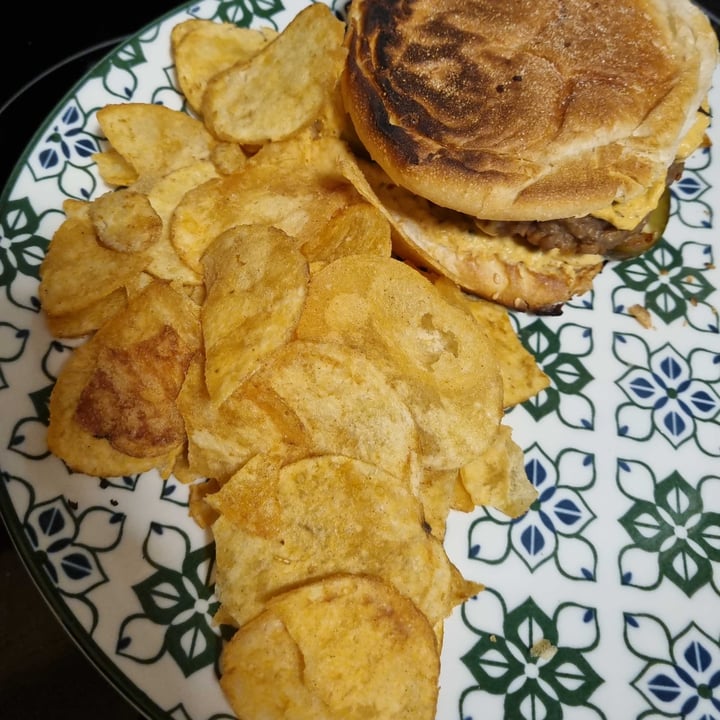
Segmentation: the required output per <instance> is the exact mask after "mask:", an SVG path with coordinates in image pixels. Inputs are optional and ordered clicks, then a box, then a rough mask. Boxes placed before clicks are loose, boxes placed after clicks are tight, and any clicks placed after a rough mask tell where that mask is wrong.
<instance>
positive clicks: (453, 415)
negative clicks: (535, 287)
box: [297, 255, 502, 469]
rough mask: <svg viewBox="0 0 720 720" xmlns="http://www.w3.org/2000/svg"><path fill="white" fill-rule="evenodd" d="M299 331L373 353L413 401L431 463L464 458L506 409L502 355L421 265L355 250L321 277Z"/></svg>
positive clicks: (479, 449) (478, 450)
mask: <svg viewBox="0 0 720 720" xmlns="http://www.w3.org/2000/svg"><path fill="white" fill-rule="evenodd" d="M297 336H298V338H301V339H306V340H315V341H319V340H323V341H330V342H339V343H344V344H347V345H349V346H351V347H353V348H357V349H359V350H361V351H363V352H364V353H366V354H367V355H368V356H369V357H370V358H371V359H372V360H373V362H375V363H376V364H378V366H379V367H380V368H381V369H382V371H383V372H384V373H385V374H386V376H387V378H388V380H389V381H390V383H391V384H392V385H393V387H394V388H395V389H396V390H397V392H398V393H399V394H400V396H401V397H402V398H403V400H404V401H405V402H406V403H407V405H408V407H409V408H410V410H411V412H412V413H413V416H414V418H415V421H416V423H417V425H418V427H419V430H420V447H421V456H422V463H423V464H424V465H425V466H427V467H432V468H435V469H451V468H453V467H454V468H457V467H459V466H461V465H465V464H466V463H468V462H470V461H471V460H472V459H474V458H475V457H478V456H480V455H482V454H483V452H484V451H485V450H486V448H487V447H488V445H489V443H490V442H491V441H492V439H493V438H494V435H495V432H496V430H497V426H498V424H499V422H500V419H501V417H502V382H501V379H500V371H499V368H498V367H497V362H496V360H495V358H494V356H493V354H492V350H491V348H490V347H489V346H488V344H487V341H486V339H485V336H484V335H483V333H482V332H481V330H480V329H479V327H478V325H477V323H476V322H475V321H474V320H473V319H472V318H471V317H469V316H468V314H467V313H466V312H464V311H462V310H460V309H459V308H456V307H455V306H453V305H451V304H450V303H448V302H447V301H446V300H445V299H444V298H443V297H442V296H441V295H440V294H439V293H438V291H437V290H436V289H435V288H434V287H433V286H432V284H431V283H430V282H429V281H428V280H427V279H426V278H425V277H423V276H422V275H420V273H418V272H416V271H415V270H414V269H413V268H411V267H410V266H408V265H406V264H404V263H402V262H400V261H398V260H394V259H390V258H381V257H377V256H372V255H351V256H347V257H344V258H340V259H339V260H335V261H334V262H332V263H330V264H328V265H327V266H326V267H325V268H323V269H322V270H320V271H319V272H318V273H316V274H314V275H313V276H312V279H311V282H310V287H309V291H308V296H307V301H306V303H305V309H304V310H303V314H302V316H301V318H300V322H299V324H298V328H297Z"/></svg>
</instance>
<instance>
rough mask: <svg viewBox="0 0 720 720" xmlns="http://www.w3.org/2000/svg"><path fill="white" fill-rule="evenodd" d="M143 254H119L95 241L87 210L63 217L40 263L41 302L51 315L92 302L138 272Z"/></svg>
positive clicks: (87, 305) (141, 265) (142, 263)
mask: <svg viewBox="0 0 720 720" xmlns="http://www.w3.org/2000/svg"><path fill="white" fill-rule="evenodd" d="M147 264H148V258H147V256H146V255H145V254H143V253H122V252H117V251H115V250H111V249H109V248H106V247H103V246H102V245H100V243H98V241H97V236H96V234H95V230H94V228H93V225H92V222H91V221H90V218H89V217H88V215H87V213H85V212H83V213H79V212H76V213H75V214H73V215H71V216H70V217H68V218H66V219H65V220H64V221H63V222H62V224H61V225H60V227H59V228H58V229H57V230H56V231H55V233H54V234H53V237H52V240H51V241H50V245H49V247H48V250H47V253H46V255H45V257H44V258H43V261H42V264H41V265H40V287H39V296H40V303H41V305H42V307H43V309H44V310H45V312H47V313H48V314H50V315H56V316H59V315H68V314H70V313H76V312H77V311H79V310H82V309H83V308H86V307H89V306H91V305H94V304H95V303H97V302H98V301H100V300H102V299H103V298H105V297H107V296H108V295H110V294H111V293H112V292H114V291H115V290H117V289H118V288H122V287H123V286H124V285H125V284H126V283H128V282H130V280H131V279H132V278H133V277H134V276H136V275H137V274H138V273H140V272H141V271H142V270H143V269H144V268H145V267H146V266H147Z"/></svg>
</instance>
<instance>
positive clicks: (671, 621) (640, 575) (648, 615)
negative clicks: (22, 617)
mask: <svg viewBox="0 0 720 720" xmlns="http://www.w3.org/2000/svg"><path fill="white" fill-rule="evenodd" d="M343 4H344V3H341V2H337V3H336V5H337V7H335V6H334V7H333V9H334V10H337V11H338V12H341V11H342V9H343V8H342V5H343ZM303 5H304V3H303V2H301V1H300V2H285V3H282V2H279V1H278V0H271V1H269V2H263V3H246V2H222V1H218V0H200V1H199V2H193V3H191V4H188V5H187V6H183V7H181V8H179V9H177V10H175V11H173V12H171V13H169V14H168V15H166V16H164V17H163V18H161V19H159V20H158V21H156V22H155V23H153V24H151V25H149V26H148V27H146V28H145V29H144V30H142V31H141V32H140V33H138V34H137V35H135V36H133V37H131V38H130V39H129V40H128V41H127V42H125V43H123V45H122V46H121V47H119V48H118V49H117V50H115V51H113V52H112V53H111V54H110V55H109V56H107V57H106V58H105V59H104V60H103V61H102V62H101V63H100V64H99V65H97V66H96V67H94V68H93V69H92V70H91V71H90V72H89V73H88V74H87V75H86V76H85V77H84V79H83V80H82V81H81V82H80V83H78V84H77V85H76V86H75V87H74V88H72V90H71V91H70V92H69V93H68V94H67V95H66V96H65V97H64V98H63V100H62V101H61V102H60V103H59V105H58V106H57V107H56V108H55V110H54V111H53V113H52V114H51V115H50V117H48V119H47V120H46V121H45V123H44V124H43V125H42V126H41V127H40V128H39V130H38V131H37V133H36V134H35V136H34V138H33V140H32V141H31V143H30V144H29V146H28V148H27V149H26V151H25V152H24V154H23V155H22V157H21V159H20V161H19V163H18V164H17V166H16V167H15V169H14V171H13V174H12V176H11V178H10V181H9V183H8V185H7V186H6V188H5V189H4V191H3V194H2V196H0V267H1V268H2V272H1V274H0V283H1V284H2V289H3V294H2V299H0V407H1V408H2V412H0V434H1V435H0V436H1V438H2V448H3V449H2V456H1V458H0V478H1V482H0V510H1V511H2V516H3V519H4V520H5V523H6V524H7V527H8V530H9V532H10V535H11V537H12V539H13V542H14V544H15V546H16V548H17V550H18V552H19V554H20V556H21V557H22V559H23V561H24V563H25V565H26V566H27V568H28V570H29V572H30V574H31V575H32V577H33V579H34V581H35V583H36V584H37V586H38V588H39V589H40V592H41V593H42V595H43V596H44V597H45V599H46V600H47V602H48V604H49V605H50V606H51V608H52V609H53V610H54V612H55V613H56V615H57V616H58V618H59V619H60V621H61V623H62V625H63V626H64V628H65V629H66V630H67V632H68V633H69V634H70V636H71V637H73V638H74V640H75V641H76V642H77V643H78V644H79V645H80V647H81V648H82V649H83V650H84V652H85V653H86V654H87V655H88V657H90V658H91V660H92V662H93V663H94V665H95V666H96V667H97V669H98V670H99V672H100V673H102V674H103V675H105V676H106V677H108V678H109V679H110V680H111V682H112V683H113V685H114V686H115V687H116V688H117V690H118V691H119V692H120V693H121V694H122V695H123V696H124V697H125V698H126V699H127V700H128V702H129V703H131V704H132V705H134V706H135V707H136V708H137V709H138V710H139V711H141V712H142V713H143V714H144V715H145V716H147V717H148V718H158V719H159V718H168V717H171V718H177V719H178V720H180V719H185V718H192V719H193V720H210V719H212V720H219V719H220V718H231V717H232V713H231V711H230V708H229V706H228V704H227V703H226V701H225V699H224V697H223V695H222V693H221V691H220V689H219V685H218V682H217V658H218V651H219V648H220V643H221V639H220V637H219V635H218V633H217V630H216V628H214V627H213V625H212V622H211V618H212V615H213V612H214V610H215V608H216V607H217V601H216V598H215V595H214V585H213V583H214V574H213V547H212V541H211V537H210V536H209V534H208V533H207V532H206V531H203V530H201V529H199V528H198V527H197V526H196V525H195V523H194V522H193V521H192V520H191V519H190V518H189V517H188V507H187V499H188V498H187V488H186V487H185V486H183V485H182V484H180V483H178V482H177V481H175V480H174V479H173V478H170V479H168V480H167V481H163V480H161V479H160V478H159V476H157V475H156V474H154V473H147V474H143V475H139V476H131V477H121V478H88V477H85V476H80V475H77V474H72V473H70V472H68V470H67V469H66V468H65V466H64V465H63V463H62V462H61V461H59V460H58V459H57V458H55V457H53V456H51V455H50V454H49V453H48V450H47V446H46V442H45V433H46V427H47V420H48V400H49V395H50V391H51V388H52V386H53V382H54V379H55V378H56V377H57V374H58V370H59V368H60V367H61V365H62V363H63V362H64V360H65V359H66V358H67V356H68V354H69V353H70V352H71V351H72V347H73V343H70V342H66V341H62V342H61V341H57V340H55V339H53V338H52V337H51V336H50V335H49V334H48V331H47V329H46V327H45V323H44V320H43V316H42V314H41V312H40V308H39V303H38V297H37V288H38V268H39V264H40V260H41V258H42V256H43V253H44V251H45V249H46V247H47V243H48V241H49V239H50V238H51V236H52V234H53V232H54V230H55V229H56V228H57V227H58V225H59V224H60V222H61V220H62V217H63V216H62V213H61V210H60V208H61V204H62V201H63V200H64V199H65V198H67V197H76V198H85V199H86V198H89V197H93V196H95V195H97V194H99V192H101V191H102V190H103V188H101V185H100V182H99V179H98V176H97V173H96V171H95V169H94V167H93V163H92V160H91V157H90V155H91V153H92V152H93V151H95V150H97V149H99V142H100V138H99V131H98V128H97V125H96V122H95V120H94V112H95V111H96V110H97V109H98V108H99V107H101V106H102V105H104V104H106V103H109V102H123V101H129V100H133V101H139V102H154V103H162V104H165V105H167V106H169V107H172V108H175V109H180V108H181V107H182V98H181V96H180V94H179V93H178V91H177V89H176V86H175V83H174V77H173V72H172V63H171V59H170V54H169V35H170V30H171V28H172V27H173V26H174V25H175V24H176V23H177V22H179V21H181V20H184V19H187V18H189V17H198V18H213V19H217V20H223V21H233V22H237V23H239V24H252V25H254V26H260V25H268V24H270V25H273V26H275V27H277V28H278V29H281V28H283V27H284V26H285V25H286V24H287V23H288V22H289V21H290V19H291V18H292V17H294V15H295V14H296V13H297V11H298V10H299V9H300V8H301V7H302V6H303ZM715 85H716V87H715V89H713V91H712V92H711V106H712V107H720V89H719V87H718V86H720V73H718V74H717V75H716V83H715ZM710 135H711V137H712V139H713V141H714V145H713V146H711V147H710V148H705V149H703V150H700V151H698V152H697V153H696V154H695V155H694V156H693V157H692V158H691V159H690V160H689V161H688V163H687V165H686V169H685V173H684V175H683V177H682V179H681V181H680V182H679V183H677V184H676V185H674V187H673V197H672V206H671V212H672V214H671V218H670V222H669V224H668V229H667V232H666V235H665V238H664V239H663V240H662V241H661V242H660V243H659V244H658V245H656V246H655V247H654V248H653V249H652V250H650V251H649V252H648V253H646V254H645V255H643V256H642V257H640V258H637V259H633V260H629V261H626V262H624V263H609V264H608V265H607V266H606V267H605V269H604V270H603V272H602V274H601V275H600V276H599V277H598V278H597V279H596V282H595V286H594V290H593V291H592V292H590V293H588V294H587V295H585V296H582V297H580V298H577V299H576V300H575V301H573V302H571V303H568V304H567V305H566V306H565V307H564V309H563V312H562V314H561V315H559V316H554V317H536V316H530V315H523V314H513V316H512V318H513V321H514V323H515V325H516V328H517V331H518V333H519V335H520V337H521V338H522V340H523V342H524V343H525V345H526V346H527V347H528V348H530V349H531V350H532V351H533V352H534V353H535V354H536V357H537V358H538V361H539V363H540V364H541V366H542V367H543V369H544V370H545V371H546V373H547V374H548V375H549V376H550V378H551V380H552V384H551V386H550V387H549V388H548V389H547V390H545V391H543V392H542V393H541V394H540V395H539V396H538V397H537V398H534V399H533V400H531V401H529V402H527V403H525V404H523V405H521V406H518V407H516V408H514V409H513V410H512V411H511V412H510V413H508V418H507V420H508V423H509V424H510V425H511V426H512V427H513V430H514V432H513V437H514V439H515V440H516V442H517V443H518V444H519V445H520V446H521V447H522V448H523V449H524V451H525V457H526V468H527V471H528V476H529V477H530V478H531V480H532V482H533V483H534V484H535V486H536V487H537V489H538V492H539V497H538V500H537V501H536V502H535V504H534V505H533V506H532V507H531V509H530V510H529V511H528V512H527V513H526V514H525V515H524V516H522V517H521V518H519V519H517V520H514V521H511V520H509V519H508V518H507V517H505V516H503V515H502V514H500V513H497V512H494V511H492V510H490V509H482V508H479V509H478V510H477V511H476V512H474V513H472V514H469V515H464V514H459V513H457V514H454V515H453V516H452V517H451V519H450V522H449V525H448V534H447V539H446V547H447V550H448V553H449V555H450V557H451V559H452V560H453V561H454V562H455V563H456V564H457V565H458V567H459V568H460V569H461V570H462V571H463V573H464V574H465V575H466V576H467V577H468V578H471V579H473V580H478V581H480V582H482V583H484V584H485V585H486V590H485V591H484V592H482V593H480V594H479V595H478V596H477V597H476V598H474V599H472V600H470V601H468V602H467V603H466V604H465V605H463V606H461V607H459V608H457V610H456V612H455V613H453V615H452V616H451V617H450V618H449V619H448V621H447V625H446V631H445V643H444V647H443V656H442V675H441V691H440V699H439V704H438V713H437V717H438V718H442V720H451V719H452V718H457V720H470V719H471V718H476V719H477V718H480V717H483V718H513V720H516V719H525V718H527V719H528V720H530V719H531V718H533V719H539V718H560V717H565V718H580V719H583V720H584V719H586V718H587V719H591V718H613V719H614V718H619V717H623V718H640V717H642V718H644V720H654V719H655V718H658V719H659V718H661V717H663V718H667V717H683V718H698V719H699V718H711V717H715V718H717V717H719V716H720V679H719V678H720V612H718V608H719V607H720V327H719V321H718V307H719V306H720V290H719V288H720V270H718V268H717V267H716V264H717V262H718V259H717V253H718V245H717V238H718V220H717V208H720V158H718V148H720V131H719V130H718V124H717V122H715V123H714V124H713V125H712V126H711V129H710ZM637 308H644V309H645V310H647V311H648V312H649V318H650V321H651V326H650V327H646V325H645V324H643V323H642V322H640V320H639V317H638V315H637V312H636V309H637Z"/></svg>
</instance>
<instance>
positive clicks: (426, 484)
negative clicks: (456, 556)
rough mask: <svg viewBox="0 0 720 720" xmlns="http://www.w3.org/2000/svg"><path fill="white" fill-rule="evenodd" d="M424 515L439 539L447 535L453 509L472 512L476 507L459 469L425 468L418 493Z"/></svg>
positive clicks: (430, 528)
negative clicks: (448, 520)
mask: <svg viewBox="0 0 720 720" xmlns="http://www.w3.org/2000/svg"><path fill="white" fill-rule="evenodd" d="M418 495H419V497H420V503H421V504H422V508H423V516H424V518H425V523H426V524H427V526H428V528H429V530H430V532H431V533H432V534H433V535H434V536H435V537H436V538H438V539H440V540H442V539H443V538H444V537H445V528H446V525H447V519H448V515H449V514H450V511H451V510H461V511H464V512H470V511H471V510H473V509H474V508H475V505H474V503H473V502H472V499H471V498H470V495H469V494H468V492H467V490H466V489H465V486H464V485H463V484H462V481H461V479H460V472H459V471H458V470H455V469H453V470H430V469H427V468H426V469H425V471H424V472H423V476H422V479H421V481H420V489H419V493H418Z"/></svg>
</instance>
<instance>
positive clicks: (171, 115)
mask: <svg viewBox="0 0 720 720" xmlns="http://www.w3.org/2000/svg"><path fill="white" fill-rule="evenodd" d="M97 119H98V122H99V123H100V129H101V130H102V132H103V133H104V135H105V137H106V138H107V140H108V142H109V143H110V145H111V147H112V148H113V149H114V150H116V151H117V152H118V153H119V154H120V155H121V156H122V157H123V158H124V159H125V160H126V161H127V162H128V163H129V164H130V165H131V166H132V167H133V168H134V169H135V171H136V172H137V174H138V176H143V175H149V176H155V177H157V176H161V175H166V174H167V173H169V172H171V171H172V170H177V169H178V168H181V167H184V166H185V165H191V164H192V163H194V162H197V161H198V160H208V159H209V158H210V153H211V151H212V148H213V146H214V145H215V139H214V138H213V136H212V135H211V134H210V133H209V132H208V131H207V130H206V128H205V126H204V125H203V124H202V123H201V122H200V121H199V120H197V119H196V118H192V117H190V116H189V115H186V114H185V113H184V112H180V111H179V110H173V109H171V108H168V107H165V106H164V105H155V104H154V103H117V104H114V105H105V106H104V107H102V108H100V110H98V111H97Z"/></svg>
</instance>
